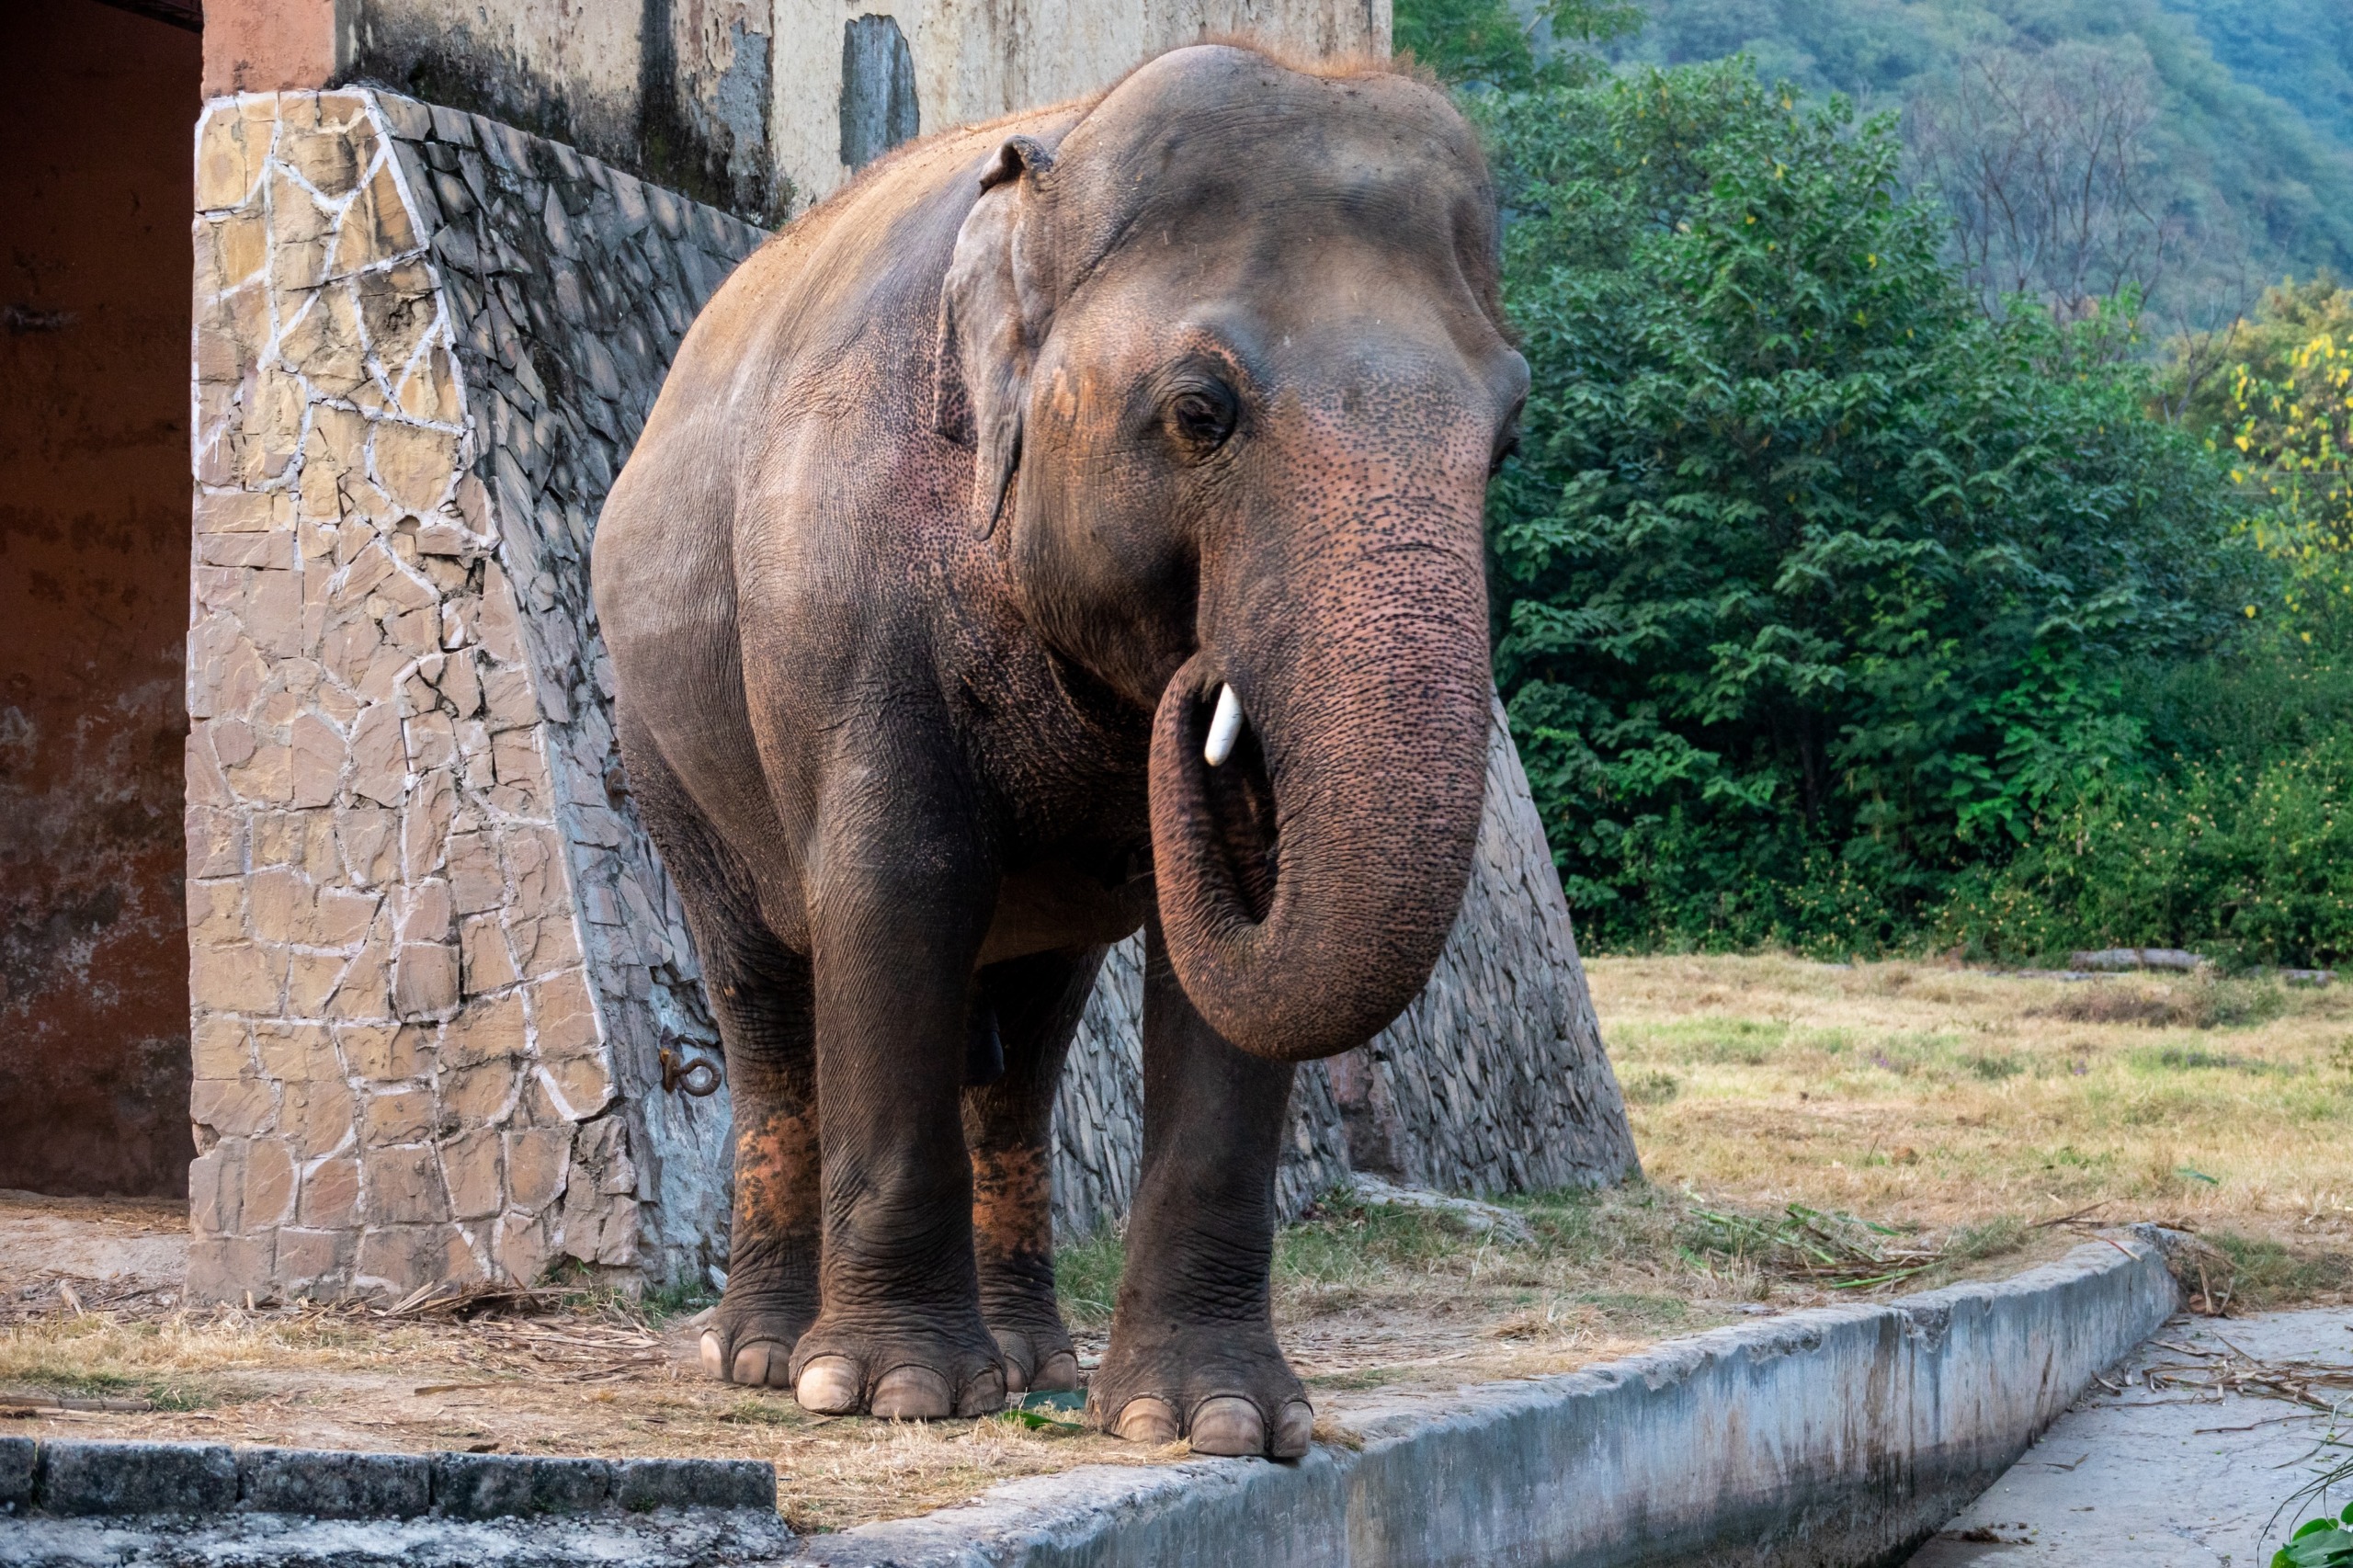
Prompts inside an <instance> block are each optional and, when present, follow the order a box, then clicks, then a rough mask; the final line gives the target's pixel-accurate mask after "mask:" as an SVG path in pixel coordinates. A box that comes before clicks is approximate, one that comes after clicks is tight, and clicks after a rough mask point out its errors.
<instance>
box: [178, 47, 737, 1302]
mask: <svg viewBox="0 0 2353 1568" xmlns="http://www.w3.org/2000/svg"><path fill="white" fill-rule="evenodd" d="M196 183H197V205H198V208H199V213H198V217H197V220H196V225H195V249H196V330H195V342H194V355H195V366H194V369H195V392H194V397H195V409H194V415H195V417H194V449H195V450H194V465H195V477H196V501H195V525H196V528H195V552H196V559H195V582H194V590H193V599H194V603H193V605H192V608H191V614H190V628H189V632H188V711H189V714H190V717H191V720H192V731H191V733H190V735H189V739H188V905H189V925H190V949H191V950H190V960H189V980H190V993H191V1008H192V1023H193V1033H194V1053H195V1070H196V1085H195V1090H194V1096H193V1104H192V1114H193V1116H194V1119H195V1121H196V1128H197V1139H198V1148H199V1157H198V1159H197V1161H196V1163H195V1165H194V1166H193V1167H192V1170H191V1180H190V1187H191V1210H192V1218H193V1221H194V1224H195V1229H196V1232H197V1241H196V1244H195V1246H194V1250H193V1253H192V1255H191V1261H190V1270H189V1290H190V1292H191V1294H192V1295H194V1296H197V1297H199V1298H203V1297H221V1296H235V1295H239V1294H242V1293H243V1292H244V1291H246V1290H252V1291H255V1292H256V1293H257V1294H280V1295H284V1294H293V1293H298V1292H309V1293H313V1294H320V1295H327V1294H340V1293H371V1294H387V1293H389V1294H402V1293H405V1292H408V1291H410V1290H413V1289H415V1288H416V1287H419V1286H422V1285H426V1284H429V1283H433V1282H437V1281H449V1280H455V1281H465V1280H477V1279H487V1280H507V1279H514V1280H519V1281H522V1282H526V1283H529V1282H532V1281H535V1280H537V1279H538V1278H540V1277H541V1276H542V1274H543V1273H545V1272H546V1271H547V1270H548V1269H549V1268H550V1267H551V1266H553V1265H557V1264H559V1263H562V1262H563V1261H565V1260H570V1261H571V1262H573V1263H574V1264H576V1265H578V1266H580V1267H584V1268H585V1269H587V1270H588V1271H590V1272H591V1273H592V1274H604V1275H610V1276H612V1277H615V1278H629V1279H638V1278H645V1277H647V1276H649V1275H652V1276H655V1277H662V1276H671V1275H680V1274H700V1273H701V1272H702V1271H703V1269H704V1267H707V1265H708V1264H709V1263H710V1261H711V1260H712V1259H713V1258H714V1257H716V1256H723V1252H724V1224H723V1215H724V1210H725V1202H726V1193H725V1186H726V1183H725V1179H724V1162H725V1147H724V1144H725V1131H724V1130H725V1126H726V1100H725V1096H724V1094H723V1093H722V1094H721V1095H719V1096H713V1097H711V1098H709V1099H705V1100H689V1099H687V1098H685V1097H683V1096H678V1095H676V1094H673V1093H667V1092H665V1089H664V1087H663V1076H664V1075H663V1073H662V1067H661V1062H660V1056H661V1053H662V1052H663V1051H671V1052H673V1053H674V1054H675V1055H677V1056H680V1057H686V1056H694V1055H699V1054H701V1053H703V1052H705V1051H710V1050H714V1049H715V1034H714V1032H713V1031H712V1030H711V1028H710V1024H709V1021H708V1017H707V1015H706V1014H705V1013H704V1010H703V1008H702V1005H701V1000H700V993H699V984H698V982H699V975H698V973H697V971H696V969H695V965H694V958H693V954H692V951H691V949H690V946H689V944H688V938H687V937H686V934H685V931H684V925H683V920H682V919H681V916H680V913H679V910H678V906H677V903H676V898H675V896H674V895H673V894H672V893H671V892H670V890H669V887H668V884H667V882H666V881H665V879H664V878H663V876H662V873H661V871H660V869H659V868H658V867H657V866H656V865H655V864H654V860H653V857H652V853H651V850H650V848H649V847H648V846H647V844H646V841H645V837H644V835H643V833H642V829H640V828H639V826H638V825H637V824H636V821H635V818H634V815H633V813H632V812H631V810H630V808H629V805H628V802H627V800H626V796H625V794H624V793H623V791H622V789H621V786H620V780H619V778H618V775H617V773H616V772H615V770H614V764H613V763H612V760H611V759H612V744H611V730H610V726H609V722H608V719H607V717H606V714H605V711H604V710H605V706H606V701H607V699H608V697H609V693H610V687H611V676H610V671H609V667H608V665H606V663H605V661H604V655H603V652H602V648H601V645H600V644H599V643H598V642H597V635H596V629H595V625H594V619H593V610H592V609H591V608H590V606H589V600H588V593H587V577H586V560H587V544H588V537H589V528H590V527H591V523H592V519H593V518H594V517H595V514H596V511H597V507H598V506H601V504H602V501H603V498H604V493H605V491H606V489H607V488H608V487H609V485H610V484H611V482H612V479H613V476H614V474H615V473H616V472H618V471H619V468H620V463H621V461H622V460H623V459H624V458H625V457H626V455H627V452H628V449H629V445H630V443H631V441H633V440H634V438H635V437H636V434H637V431H638V429H639V427H640V426H642V422H643V420H644V417H645V414H646V412H647V410H648V409H649V408H650V406H651V404H652V402H653V397H654V392H655V391H656V390H657V388H658V386H659V384H660V380H661V376H662V373H663V371H664V369H665V368H666V366H667V363H668V360H669V358H670V355H671V353H672V352H673V351H674V350H675V348H676V343H677V340H678V338H679V336H680V335H682V334H683V333H684V331H685V329H686V326H687V324H688V322H690V321H691V320H692V318H693V315H694V313H695V312H696V311H697V310H698V309H699V307H700V305H701V303H702V301H703V300H705V299H706V298H708V297H709V295H710V291H711V290H713V289H715V288H716V287H717V285H718V283H719V281H720V280H721V278H723V277H724V276H725V274H726V272H727V271H728V270H729V268H731V267H733V264H734V262H735V261H737V260H739V259H740V258H741V257H742V256H745V255H746V254H748V252H749V251H750V249H751V248H752V246H753V245H755V244H756V243H757V242H758V240H759V239H760V238H761V237H763V236H762V235H761V234H760V233H759V232H758V231H756V230H753V229H750V228H748V227H746V226H745V225H742V224H740V223H736V222H733V221H732V220H729V219H725V218H723V217H722V216H720V215H719V214H716V213H712V212H709V211H707V210H699V209H695V208H693V207H692V204H690V203H688V202H685V201H683V200H681V199H678V198H676V197H675V196H673V195H671V194H670V193H668V192H665V191H662V190H660V189H658V187H648V186H644V185H642V183H641V182H639V181H638V180H636V179H634V178H632V177H631V176H626V175H621V174H618V173H615V172H613V171H611V170H608V169H606V168H604V167H603V166H602V165H597V164H595V163H593V162H592V161H590V160H587V159H584V158H581V157H579V156H578V155H577V154H576V153H573V152H572V151H571V150H570V149H568V148H563V147H558V146H555V145H553V144H551V143H548V142H540V141H536V140H535V139H532V138H529V137H527V136H524V135H522V134H521V133H519V132H517V131H513V130H512V128H510V127H506V126H503V125H498V124H496V123H495V122H493V121H489V120H483V119H476V118H474V117H471V116H466V115H459V114H453V113H450V112H449V111H447V110H440V109H428V108H426V107H425V106H422V105H418V104H415V103H412V102H409V101H407V100H404V99H400V98H395V97H391V96H389V95H378V94H373V93H367V92H357V91H354V92H290V93H284V94H278V95H264V96H249V97H240V98H224V99H218V100H215V101H214V102H213V103H212V104H210V106H209V107H208V108H207V109H206V111H205V115H204V118H203V120H202V121H201V123H200V125H199V131H198V139H197V169H196ZM713 1244H716V1246H717V1248H718V1249H719V1250H718V1251H717V1252H716V1253H713V1252H711V1251H710V1247H711V1246H712V1245H713Z"/></svg>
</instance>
